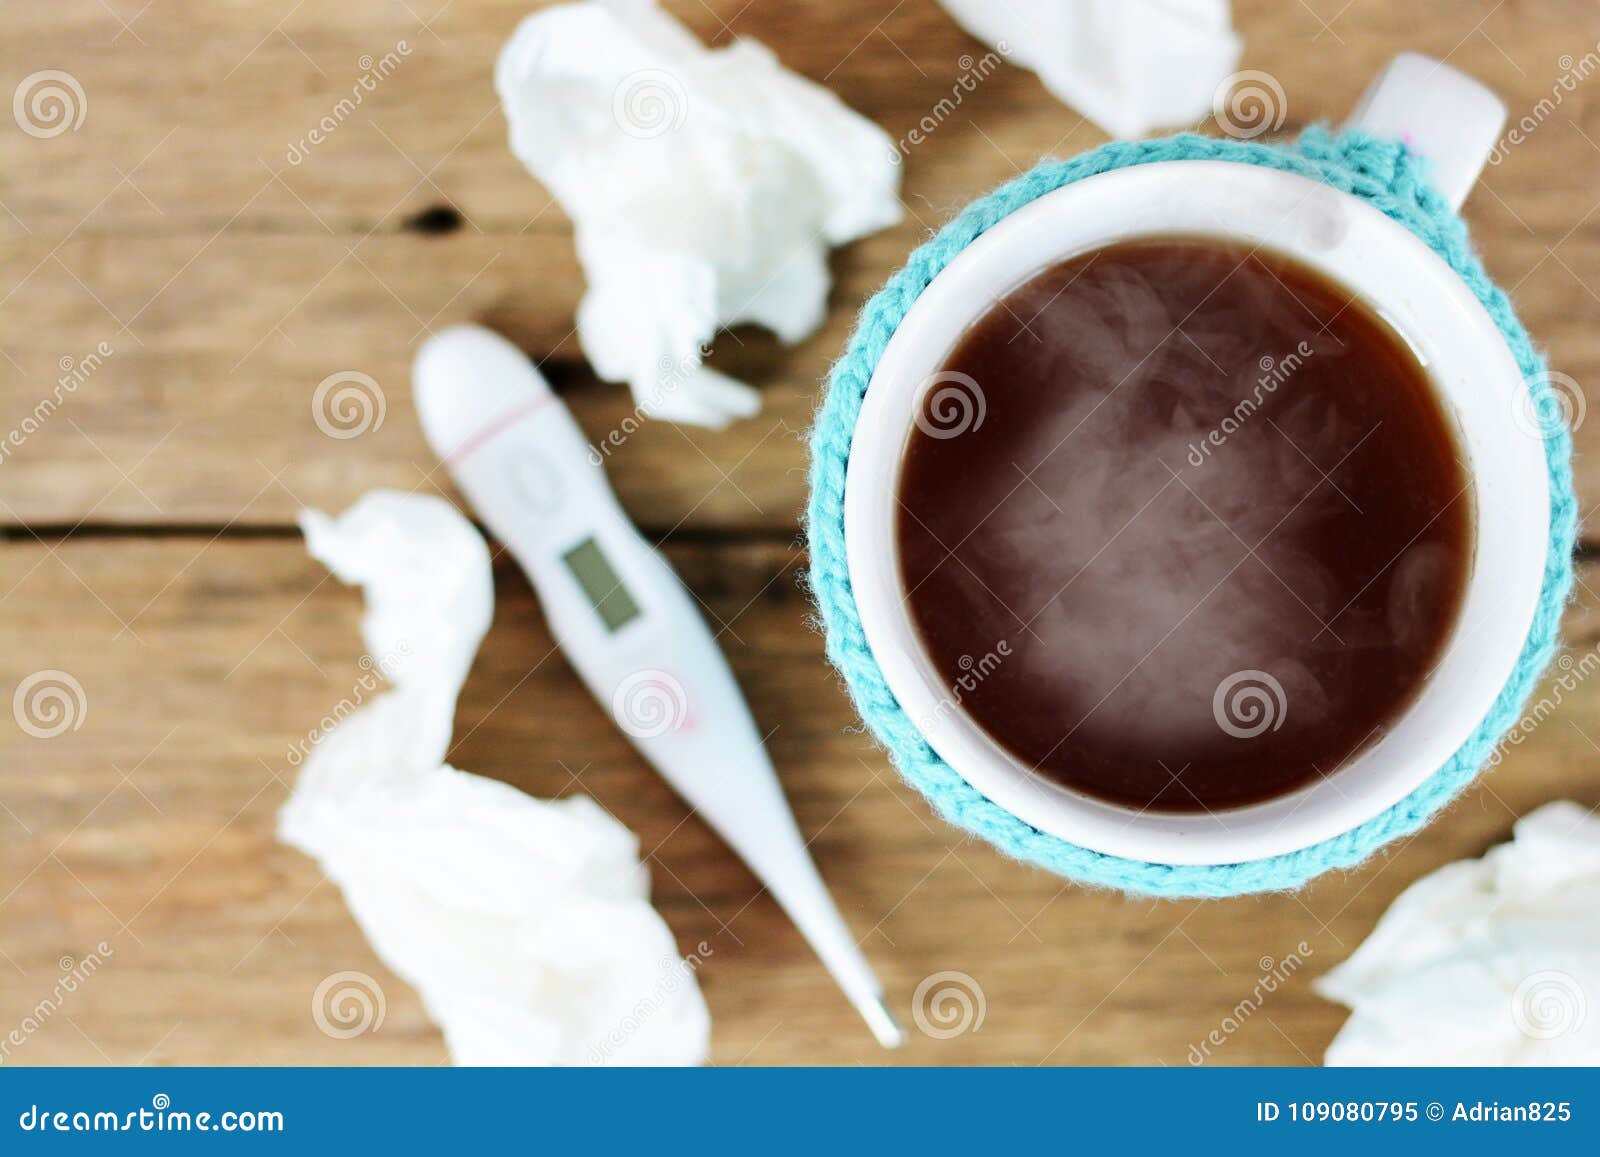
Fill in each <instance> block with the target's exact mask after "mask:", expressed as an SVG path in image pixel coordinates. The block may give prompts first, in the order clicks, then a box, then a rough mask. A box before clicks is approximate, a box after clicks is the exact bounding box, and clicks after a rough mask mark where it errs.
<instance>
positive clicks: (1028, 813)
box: [845, 55, 1550, 864]
mask: <svg viewBox="0 0 1600 1157" xmlns="http://www.w3.org/2000/svg"><path fill="white" fill-rule="evenodd" d="M1504 118H1505V109H1504V106H1503V105H1502V104H1501V103H1500V101H1499V100H1498V98H1496V97H1495V96H1494V95H1493V94H1492V93H1490V92H1489V91H1488V90H1486V89H1484V88H1483V87H1482V86H1481V85H1479V84H1478V83H1477V82H1475V81H1473V80H1472V79H1470V78H1469V77H1466V76H1464V75H1462V74H1461V73H1458V72H1456V71H1454V70H1452V69H1449V68H1447V67H1445V66H1444V65H1442V64H1439V63H1438V62H1436V61H1432V60H1428V59H1426V58H1424V57H1420V56H1414V55H1406V56H1401V57H1399V58H1397V59H1396V60H1395V61H1394V62H1393V63H1392V64H1391V65H1390V66H1389V68H1388V70H1387V71H1386V72H1385V73H1384V74H1383V75H1382V76H1380V77H1379V79H1378V80H1377V81H1376V82H1375V83H1374V84H1373V85H1372V87H1371V88H1370V89H1369V90H1368V91H1367V94H1366V95H1365V96H1364V97H1363V99H1362V101H1361V104H1360V105H1359V107H1358V108H1357V110H1356V113H1355V114H1354V116H1353V117H1352V119H1351V127H1356V128H1362V129H1366V130H1367V131H1369V132H1372V133H1374V134H1375V135H1380V136H1386V137H1398V138H1400V139H1403V140H1405V141H1407V142H1408V144H1410V145H1411V147H1412V148H1413V149H1415V150H1416V151H1418V152H1419V153H1421V154H1422V155H1423V156H1425V157H1427V158H1428V160H1429V161H1430V162H1432V165H1433V175H1434V180H1435V184H1436V186H1437V187H1438V188H1439V189H1440V191H1441V192H1442V193H1443V194H1444V195H1445V196H1446V197H1447V198H1448V199H1449V200H1450V201H1451V203H1452V205H1454V206H1459V205H1460V203H1461V202H1462V201H1463V200H1464V199H1465V197H1466V194H1467V192H1468V190H1469V189H1470V188H1471V186H1472V184H1473V182H1474V181H1475V180H1476V177H1477V174H1478V173H1479V171H1480V170H1481V169H1482V167H1483V164H1484V162H1485V161H1486V160H1487V158H1488V156H1489V154H1490V151H1491V149H1492V148H1493V147H1494V144H1495V140H1496V138H1497V136H1498V135H1499V132H1500V129H1501V126H1502V124H1503V123H1504ZM1152 234H1154V235H1163V234H1165V235H1172V234H1183V235H1207V236H1214V237H1218V238H1221V239H1224V240H1228V241H1235V242H1244V243H1245V244H1249V245H1260V246H1262V247H1264V248H1267V249H1269V250H1273V251H1277V252H1279V253H1282V254H1287V255H1289V256H1291V257H1293V258H1296V259H1298V260H1299V261H1300V262H1302V263H1304V264H1306V265H1309V266H1311V267H1312V268H1313V269H1316V270H1318V271H1320V272H1321V273H1322V274H1323V275H1324V276H1325V277H1327V278H1329V279H1330V280H1331V281H1333V282H1334V283H1336V284H1338V285H1341V286H1343V287H1344V288H1345V289H1346V290H1347V291H1348V292H1349V293H1350V294H1352V295H1353V296H1355V297H1357V298H1359V299H1361V300H1363V301H1365V302H1366V303H1368V304H1369V305H1370V306H1372V307H1373V308H1374V309H1375V310H1376V311H1377V312H1378V313H1379V314H1380V315H1381V316H1382V317H1384V318H1385V319H1387V320H1388V321H1389V323H1390V324H1392V325H1393V326H1394V328H1395V329H1396V330H1397V331H1398V332H1399V333H1400V334H1401V335H1402V336H1403V337H1404V338H1405V339H1406V340H1407V341H1408V342H1409V343H1410V345H1411V347H1412V349H1413V350H1414V352H1415V353H1416V355H1417V357H1418V359H1419V360H1420V361H1421V363H1422V364H1423V365H1424V366H1425V367H1426V368H1427V370H1428V372H1429V375H1430V377H1431V379H1432V381H1433V383H1434V385H1435V386H1436V388H1437V390H1438V391H1439V394H1440V396H1441V397H1442V398H1443V399H1444V401H1445V403H1446V405H1447V407H1448V409H1449V410H1450V411H1451V413H1452V414H1453V416H1454V418H1455V420H1456V423H1457V426H1458V430H1459V434H1460V442H1461V446H1462V448H1463V450H1464V451H1465V453H1466V456H1467V464H1468V466H1469V470H1470V475H1471V479H1472V485H1473V488H1474V496H1475V510H1476V516H1477V522H1476V534H1475V552H1474V557H1473V560H1472V571H1471V575H1470V578H1469V580H1468V585H1467V590H1466V597H1465V600H1464V602H1463V605H1462V608H1461V612H1460V616H1459V619H1458V621H1457V623H1456V625H1455V628H1454V632H1453V634H1452V636H1451V638H1450V641H1449V642H1448V643H1447V645H1446V650H1445V653H1444V656H1443V659H1442V660H1441V661H1440V663H1439V665H1438V667H1437V668H1436V670H1435V671H1434V673H1433V675H1432V676H1431V678H1430V679H1429V680H1428V681H1427V682H1426V684H1425V685H1424V686H1423V688H1422V689H1421V691H1420V692H1419V694H1418V695H1417V697H1416V699H1415V701H1414V702H1413V703H1412V705H1411V706H1410V708H1409V709H1408V710H1406V711H1405V712H1404V713H1403V714H1402V715H1401V716H1400V717H1399V718H1398V719H1397V720H1396V721H1394V723H1393V724H1392V725H1391V726H1390V727H1389V728H1388V729H1387V731H1386V733H1385V734H1383V735H1382V736H1381V737H1380V738H1379V739H1378V740H1377V741H1376V742H1375V743H1373V744H1372V745H1370V746H1369V747H1368V748H1366V749H1365V750H1364V751H1363V752H1362V753H1361V754H1359V755H1358V756H1357V757H1356V758H1355V759H1353V760H1352V761H1351V762H1349V763H1347V764H1346V765H1345V766H1344V767H1343V768H1342V769H1340V770H1339V771H1338V772H1337V774H1334V775H1331V776H1329V777H1326V778H1323V779H1320V780H1319V781H1317V782H1315V783H1312V784H1310V785H1308V786H1305V787H1302V788H1301V789H1299V790H1297V791H1295V792H1292V793H1290V794H1287V795H1283V796H1279V797H1276V798H1273V799H1271V800H1268V801H1266V802H1262V803H1257V804H1253V805H1250V806H1247V807H1240V808H1234V809H1230V810H1227V811H1222V812H1217V813H1206V814H1187V813H1186V814H1170V813H1156V812H1151V811H1143V812H1139V811H1135V810H1134V809H1131V808H1128V807H1122V806H1118V805H1116V804H1112V803H1108V802H1104V801H1102V800H1099V799H1095V798H1093V797H1090V796H1087V795H1085V794H1082V793H1080V792H1076V791H1073V790H1071V789H1070V788H1067V787H1064V786H1062V785H1060V784H1057V783H1054V782H1052V781H1050V780H1047V779H1045V778H1043V777H1042V776H1040V775H1038V774H1036V773H1035V772H1034V771H1033V770H1032V769H1031V768H1030V767H1028V766H1027V765H1026V764H1024V763H1022V762H1021V761H1019V760H1018V759H1016V758H1015V757H1013V756H1012V755H1011V754H1009V753H1008V752H1007V751H1006V750H1005V749H1004V748H1002V747H1001V746H1000V745H999V744H997V743H996V742H995V741H994V740H993V739H991V738H990V737H989V735H988V734H987V733H986V732H985V731H984V730H983V729H982V728H981V727H979V726H978V725H977V724H976V723H975V722H974V721H973V720H972V719H971V718H970V717H969V716H968V715H967V714H966V713H965V712H963V711H962V710H960V709H959V707H955V706H954V704H953V701H952V691H951V688H950V687H949V686H948V685H947V683H946V682H945V681H944V680H943V679H942V678H941V677H940V675H939V673H938V672H937V671H936V670H935V668H934V666H933V664H932V663H931V661H930V660H929V659H928V657H927V655H926V653H925V652H924V650H923V648H922V645H921V642H920V640H919V637H918V634H917V631H916V629H915V627H914V624H913V622H912V619H911V616H910V612H909V608H908V606H907V603H906V597H905V593H904V589H903V587H902V584H901V579H900V564H899V559H898V557H897V550H896V545H895V544H896V534H895V526H896V507H897V502H898V499H897V491H898V485H899V472H900V464H901V459H902V456H903V454H904V451H905V448H906V444H907V440H908V438H909V436H910V433H911V430H912V426H913V421H914V416H915V415H916V414H917V413H918V412H919V408H920V406H921V403H922V400H923V395H924V393H925V391H926V390H927V388H928V387H929V385H930V381H931V379H933V378H934V377H935V376H936V375H937V373H938V371H939V370H940V369H941V367H942V366H943V365H944V364H945V362H946V360H947V358H948V356H949V355H950V353H951V351H952V349H953V348H954V346H955V344H956V342H957V341H958V340H959V338H960V337H961V335H962V334H963V333H964V332H965V331H966V329H967V328H968V327H969V326H970V325H971V324H972V323H973V322H975V321H977V320H978V319H979V318H980V317H982V316H983V315H985V314H986V313H987V312H988V310H989V309H990V308H991V307H992V306H993V304H994V303H995V302H996V301H998V300H1000V298H1002V297H1003V296H1005V295H1006V294H1007V293H1008V292H1010V291H1011V290H1013V289H1015V288H1016V287H1018V286H1019V285H1021V284H1022V283H1023V282H1025V281H1027V280H1029V279H1030V278H1032V277H1033V276H1034V275H1036V274H1038V273H1040V272H1042V271H1043V270H1044V269H1046V268H1048V267H1049V266H1052V265H1054V264H1056V263H1058V262H1060V261H1062V260H1065V259H1067V258H1071V257H1073V256H1076V255H1079V254H1082V253H1085V252H1088V251H1091V250H1094V249H1097V248H1100V247H1101V246H1104V245H1107V244H1109V243H1112V242H1116V241H1120V240H1124V239H1127V238H1131V237H1139V236H1148V235H1152ZM1518 407H1521V408H1522V409H1521V410H1520V411H1519V410H1518ZM1531 412H1533V411H1532V402H1531V400H1530V398H1529V393H1528V383H1526V382H1524V381H1523V379H1522V374H1521V372H1520V371H1519V369H1518V367H1517V364H1516V361H1515V359H1514V358H1513V356H1512V354H1511V351H1510V349H1509V348H1508V347H1507V345H1506V342H1505V339H1504V338H1503V337H1502V336H1501V334H1500V331H1499V330H1498V328H1497V327H1496V326H1495V323H1494V321H1493V320H1492V319H1491V318H1490V316H1489V314H1488V313H1487V312H1486V311H1485V309H1484V308H1483V306H1482V305H1481V304H1480V303H1479V301H1478V299H1477V298H1476V297H1475V296H1474V295H1473V293H1472V292H1471V290H1469V289H1468V287H1467V286H1466V285H1465V284H1464V283H1463V282H1462V281H1461V279H1460V278H1459V277H1458V276H1457V275H1456V274H1455V273H1454V272H1453V271H1452V270H1451V269H1450V267H1449V266H1448V265H1446V263H1445V262H1444V261H1443V260H1442V259H1441V258H1440V257H1439V256H1438V255H1437V254H1436V253H1434V251H1433V250H1432V249H1430V248H1429V247H1428V246H1427V245H1426V244H1425V243H1424V242H1422V241H1421V240H1420V239H1419V238H1417V237H1416V236H1415V235H1413V234H1412V233H1411V232H1410V231H1409V230H1407V229H1406V228H1405V227H1404V226H1402V225H1400V224H1399V223H1397V222H1396V221H1394V220H1392V219H1390V218H1389V217H1387V216H1385V215H1384V214H1383V213H1382V212H1380V211H1379V210H1378V209H1376V208H1374V207H1373V206H1372V205H1370V204H1368V203H1366V202H1365V201H1362V200H1360V199H1359V198H1356V197H1353V196H1350V195H1348V194H1345V193H1343V192H1339V191H1337V190H1335V189H1333V188H1331V187H1329V186H1326V185H1323V184H1321V183H1319V182H1316V181H1312V180H1308V179H1307V178H1304V177H1300V176H1296V175H1293V174H1289V173H1284V172H1280V171H1277V170H1275V169H1270V168H1265V167H1263V166H1260V165H1246V164H1234V163H1229V162H1220V161H1162V162H1155V163H1151V164H1143V165H1135V166H1131V167H1128V168H1122V169H1117V170H1113V171H1111V172H1107V173H1102V174H1099V175H1096V176H1092V177H1088V178H1085V179H1083V180H1080V181H1076V182H1074V183H1071V184H1068V185H1066V186H1063V187H1062V188H1060V189H1057V190H1055V191H1054V192H1051V193H1048V194H1046V195H1044V196H1042V197H1040V198H1038V199H1037V200H1035V201H1033V202H1031V203H1030V204H1028V205H1026V206H1025V207H1023V208H1022V209H1019V210H1018V211H1016V212H1015V213H1012V214H1011V215H1010V216H1008V217H1006V218H1005V219H1004V220H1002V221H1000V222H999V223H998V224H996V225H995V226H993V227H992V228H991V229H989V230H988V231H987V232H985V233H984V234H982V235H981V236H980V237H978V238H977V239H976V240H974V241H973V242H972V243H971V244H970V245H968V246H967V247H966V248H965V249H964V250H963V251H962V252H961V253H960V254H959V255H958V256H957V257H956V258H955V259H954V260H952V261H951V262H950V264H949V265H948V266H947V267H946V268H945V269H944V270H943V271H942V272H940V273H939V274H938V275H937V276H936V277H935V278H934V279H933V281H932V283H931V284H930V285H929V286H928V287H927V288H926V289H925V290H924V291H923V292H922V294H921V296H920V297H918V299H917V300H916V302H915V303H914V304H913V305H912V307H911V308H910V310H909V311H908V312H907V314H906V316H905V318H904V320H903V321H902V322H901V323H900V326H899V328H898V329H897V330H896V331H895V334H894V336H893V338H892V339H891V340H890V341H889V343H888V346H887V348H886V349H885V351H884V353H883V357H882V358H881V360H880V361H879V363H878V366H877V369H876V370H875V371H874V373H873V376H872V381H871V384H870V386H869V388H868V390H867V393H866V397H865V399H864V401H863V404H862V408H861V414H860V418H859V421H858V423H857V426H856V430H855V436H854V440H853V443H852V446H851V451H850V461H849V468H848V473H847V477H846V485H845V546H846V553H847V561H848V566H849V571H850V580H851V585H852V587H853V589H854V593H855V599H856V604H857V607H858V608H859V611H860V615H861V621H862V626H863V628H864V629H865V632H866V636H867V641H868V644H869V645H870V647H871V648H872V652H873V655H874V657H875V658H876V660H877V662H878V664H879V666H880V667H881V668H882V669H883V673H884V677H885V679H886V680H887V682H888V685H889V688H890V689H891V690H892V691H893V692H894V694H895V696H896V698H897V699H898V700H899V702H900V705H901V707H902V708H903V709H904V710H905V711H906V712H907V714H908V715H909V716H910V718H911V719H912V720H914V721H916V722H917V724H918V726H919V728H921V730H922V731H923V733H924V735H925V736H926V738H927V740H928V742H929V743H930V744H931V745H932V746H933V748H934V750H935V751H937V752H938V754H939V755H940V757H942V758H943V759H944V760H945V761H946V762H947V763H948V764H949V765H950V766H951V767H952V768H954V769H955V771H956V772H958V773H959V774H960V775H961V776H962V777H963V778H965V779H966V780H967V782H968V783H970V784H971V785H972V786H973V787H974V788H976V789H977V790H978V791H980V792H982V793H983V794H984V795H985V796H987V797H988V798H989V799H991V800H992V801H994V802H995V803H996V804H998V805H1000V806H1001V807H1003V808H1005V809H1006V810H1007V811H1009V812H1011V813H1012V814H1014V815H1016V816H1018V817H1019V818H1021V819H1023V820H1025V821H1026V822H1028V823H1029V824H1031V825H1032V826H1034V827H1035V828H1038V829H1039V830H1041V831H1044V832H1048V833H1050V834H1052V835H1056V836H1059V837H1061V838H1062V839H1065V840H1069V841H1071V842H1072V843H1075V844H1078V845H1081V846H1083V847H1086V848H1091V849H1093V850H1095V851H1099V852H1104V853H1107V854H1111V855H1117V856H1124V857H1129V858H1132V859H1137V860H1145V861H1151V862H1155V863H1165V864H1226V863H1237V862H1241V861H1244V860H1250V859H1256V858H1260V857H1264V856H1271V855H1276V854H1280V853H1285V852H1291V851H1295V850H1298V849H1301V848H1305V847H1308V846H1310V845H1312V844H1315V843H1317V842H1319V841H1322V840H1324V839H1328V838H1330V837H1333V836H1337V835H1340V834H1341V833H1343V832H1346V831H1349V830H1350V829H1351V828H1354V827H1356V826H1358V825H1360V824H1361V823H1363V822H1364V821H1366V820H1369V819H1371V818H1373V817H1374V816H1376V815H1378V814H1380V813H1381V812H1383V811H1384V810H1385V809H1387V808H1388V807H1390V806H1391V805H1393V804H1395V803H1397V802H1398V801H1399V800H1401V799H1402V798H1404V797H1405V796H1406V795H1407V794H1409V793H1410V792H1411V791H1412V790H1413V789H1415V788H1416V787H1418V786H1419V785H1420V784H1422V783H1423V782H1424V781H1425V780H1426V779H1427V778H1428V777H1429V776H1430V775H1432V774H1433V773H1434V772H1435V771H1436V770H1438V768H1439V767H1441V766H1442V765H1443V764H1444V763H1445V762H1446V761H1447V760H1448V759H1449V758H1450V757H1451V755H1452V754H1453V753H1454V752H1455V751H1456V750H1457V749H1458V748H1459V747H1460V746H1461V744H1462V743H1463V742H1464V741H1465V740H1466V739H1467V738H1468V737H1469V736H1470V735H1471V734H1472V733H1473V731H1474V730H1476V728H1477V727H1478V725H1479V723H1480V722H1481V721H1482V720H1483V718H1484V717H1485V716H1486V715H1487V714H1488V713H1489V710H1490V708H1491V706H1492V704H1493V702H1494V700H1495V698H1496V696H1497V695H1498V694H1499V692H1500V690H1501V688H1502V687H1503V686H1504V685H1505V683H1506V680H1507V678H1508V677H1509V676H1510V674H1511V673H1512V671H1513V669H1514V667H1515V665H1516V662H1517V659H1518V657H1519V655H1520V654H1521V651H1522V648H1523V644H1524V642H1525V641H1526V639H1527V636H1528V631H1529V629H1530V627H1531V624H1532V620H1533V615H1534V611H1535V608H1536V605H1537V603H1538V599H1539V593H1540V589H1541V586H1542V580H1543V573H1544V564H1545V556H1546V552H1547V549H1548V545H1549V543H1548V539H1549V510H1550V506H1549V503H1550V496H1549V482H1548V476H1547V467H1546V460H1545V446H1544V443H1543V441H1542V440H1541V439H1540V438H1539V437H1538V436H1537V435H1536V434H1535V433H1533V432H1531V431H1530V430H1529V428H1528V423H1527V422H1526V421H1518V420H1517V418H1518V417H1519V416H1520V414H1526V413H1531Z"/></svg>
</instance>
